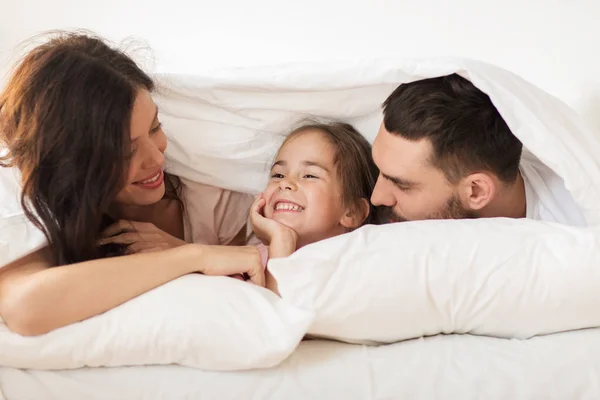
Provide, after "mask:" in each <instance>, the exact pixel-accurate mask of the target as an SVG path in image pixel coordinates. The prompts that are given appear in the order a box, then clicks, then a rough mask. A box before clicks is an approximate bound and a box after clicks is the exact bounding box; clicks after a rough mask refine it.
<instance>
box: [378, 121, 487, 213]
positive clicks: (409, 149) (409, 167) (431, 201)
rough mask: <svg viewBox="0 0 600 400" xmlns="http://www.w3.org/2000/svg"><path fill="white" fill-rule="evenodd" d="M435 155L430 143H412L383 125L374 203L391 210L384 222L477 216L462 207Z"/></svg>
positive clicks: (380, 135) (380, 131) (454, 187)
mask: <svg viewBox="0 0 600 400" xmlns="http://www.w3.org/2000/svg"><path fill="white" fill-rule="evenodd" d="M432 155H433V149H432V146H431V142H430V141H429V140H427V139H423V140H419V141H409V140H406V139H404V138H402V137H400V136H399V135H394V134H391V133H389V132H388V131H387V130H386V129H385V126H384V125H383V124H381V127H380V128H379V132H378V134H377V137H376V138H375V142H374V143H373V160H374V161H375V164H377V167H378V168H379V171H380V173H379V177H378V178H377V183H376V185H375V188H374V189H373V194H372V196H371V202H372V203H373V205H375V206H385V207H387V210H388V211H389V214H388V215H386V216H385V217H384V220H387V222H399V221H416V220H424V219H458V218H474V217H475V215H474V213H473V212H471V211H470V210H467V209H465V208H464V207H463V206H462V204H461V201H460V198H459V195H458V190H457V188H456V186H455V185H452V184H451V183H450V182H449V181H448V180H447V179H446V177H445V176H444V173H443V172H442V171H441V170H440V169H439V168H437V167H435V166H434V165H433V164H432V163H431V158H432Z"/></svg>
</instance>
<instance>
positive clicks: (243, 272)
mask: <svg viewBox="0 0 600 400" xmlns="http://www.w3.org/2000/svg"><path fill="white" fill-rule="evenodd" d="M193 246H199V247H200V248H201V257H200V258H201V260H198V265H199V268H198V272H200V273H202V274H204V275H211V276H241V277H248V279H249V280H250V281H252V282H253V283H255V284H257V285H259V286H263V287H264V286H265V269H264V266H263V264H262V259H261V257H260V252H259V251H258V249H257V248H256V247H255V246H204V245H193ZM244 280H245V279H244Z"/></svg>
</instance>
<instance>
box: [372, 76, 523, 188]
mask: <svg viewBox="0 0 600 400" xmlns="http://www.w3.org/2000/svg"><path fill="white" fill-rule="evenodd" d="M383 113H384V118H383V123H384V126H385V129H386V130H387V131H388V132H390V133H392V134H396V135H400V136H401V137H403V138H405V139H407V140H414V141H417V140H420V139H429V140H430V141H431V144H432V145H433V155H432V159H431V162H432V164H433V165H435V166H436V167H438V168H439V169H441V170H442V171H443V172H444V174H445V175H446V178H447V179H448V180H449V181H450V182H453V183H456V182H457V181H458V180H460V179H461V178H463V177H465V176H466V175H468V174H470V173H472V172H475V171H490V172H492V173H494V174H495V175H496V176H497V177H498V178H499V179H501V180H503V181H504V182H506V183H512V182H514V181H515V179H516V178H517V173H518V169H519V163H520V159H521V153H522V151H523V144H522V143H521V142H520V141H519V139H517V138H516V136H515V135H513V133H512V132H511V131H510V129H509V127H508V125H507V124H506V122H505V121H504V119H503V118H502V116H501V115H500V113H499V112H498V110H497V109H496V107H495V106H494V104H493V103H492V101H491V99H490V98H489V96H488V95H486V94H485V93H483V92H482V91H481V90H479V89H478V88H476V87H475V85H473V84H472V83H471V82H470V81H468V80H467V79H465V78H463V77H461V76H459V75H457V74H452V75H447V76H442V77H439V78H431V79H424V80H420V81H416V82H411V83H406V84H402V85H400V86H399V87H398V88H396V90H394V92H393V93H392V94H391V95H390V96H389V97H388V98H387V99H386V100H385V102H384V103H383Z"/></svg>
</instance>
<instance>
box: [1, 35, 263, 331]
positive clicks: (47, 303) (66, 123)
mask: <svg viewBox="0 0 600 400" xmlns="http://www.w3.org/2000/svg"><path fill="white" fill-rule="evenodd" d="M153 88H154V85H153V82H152V79H151V78H150V77H149V76H148V75H146V74H145V73H144V72H143V71H142V70H141V69H140V68H139V67H138V66H137V65H136V64H135V62H134V61H133V60H131V59H130V58H129V57H128V56H126V55H125V54H123V53H121V52H120V51H118V50H115V49H113V48H111V47H109V46H108V45H107V44H106V43H104V42H103V41H102V40H100V39H98V38H94V37H90V36H86V35H79V34H62V35H59V36H58V37H55V38H53V39H51V40H50V41H49V42H47V43H45V44H43V45H41V46H39V47H37V48H35V49H34V50H33V51H32V52H30V53H29V54H28V55H27V56H26V57H25V58H24V59H23V60H22V61H21V63H20V64H19V65H18V66H17V68H16V70H15V71H14V73H13V75H12V77H11V78H10V79H9V81H8V83H7V84H6V86H5V87H4V91H3V92H2V93H1V94H0V143H1V145H2V146H3V147H6V148H7V149H8V154H7V155H6V156H5V157H3V158H1V159H0V163H1V164H2V166H4V167H16V168H18V169H19V170H20V172H21V181H22V188H23V189H22V190H23V191H22V197H21V203H22V205H23V208H24V210H25V214H26V215H27V217H28V218H29V219H30V220H31V221H32V222H33V223H34V224H35V225H36V226H37V227H38V228H40V229H41V230H42V231H43V232H44V234H45V236H46V238H47V239H48V242H49V246H47V247H45V248H43V249H41V250H39V251H36V252H34V253H32V254H30V255H27V256H25V257H23V258H21V259H19V260H17V261H15V262H12V263H10V264H9V265H6V266H0V316H1V317H2V318H3V319H4V321H5V323H6V324H7V325H8V327H9V328H10V329H11V330H13V331H15V332H18V333H20V334H23V335H37V334H42V333H45V332H48V331H50V330H53V329H56V328H58V327H61V326H65V325H68V324H71V323H74V322H77V321H80V320H83V319H86V318H89V317H91V316H94V315H97V314H100V313H102V312H105V311H107V310H109V309H111V308H113V307H115V306H117V305H119V304H121V303H123V302H125V301H127V300H129V299H132V298H134V297H136V296H138V295H140V294H142V293H144V292H146V291H148V290H150V289H152V288H154V287H156V286H159V285H161V284H163V283H166V282H168V281H170V280H172V279H175V278H177V277H179V276H182V275H185V274H188V273H192V272H200V273H204V274H207V275H231V274H236V273H240V274H247V275H249V276H250V279H251V280H252V281H253V282H254V283H257V284H259V285H264V272H263V270H262V265H261V261H260V255H259V253H258V250H256V248H254V247H237V246H231V247H223V246H218V245H223V244H245V239H246V221H247V215H248V210H249V207H250V205H251V204H252V200H253V199H252V198H251V197H250V196H247V195H242V194H240V193H234V192H228V191H225V190H221V189H217V188H213V187H209V186H204V185H198V184H192V183H191V182H185V181H184V182H182V180H181V179H179V178H177V177H175V176H171V175H169V174H167V173H165V172H164V171H163V166H164V161H165V158H164V151H165V149H166V147H167V139H166V136H165V134H164V132H163V130H162V128H161V124H160V122H159V121H158V110H157V107H156V105H155V104H154V102H153V100H152V97H151V92H152V90H153ZM192 241H193V242H196V244H186V242H192ZM157 250H165V251H161V252H156V251H157ZM129 253H137V254H132V255H125V254H129ZM148 253H151V254H148ZM111 256H119V257H111ZM52 267H54V268H52Z"/></svg>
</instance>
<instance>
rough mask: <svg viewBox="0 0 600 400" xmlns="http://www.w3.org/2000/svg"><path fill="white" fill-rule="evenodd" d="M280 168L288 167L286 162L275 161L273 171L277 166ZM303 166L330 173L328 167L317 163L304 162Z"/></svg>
mask: <svg viewBox="0 0 600 400" xmlns="http://www.w3.org/2000/svg"><path fill="white" fill-rule="evenodd" d="M278 165H279V166H280V167H285V166H287V162H286V161H285V160H278V161H275V163H274V164H273V166H272V167H271V169H273V168H275V167H276V166H278ZM302 165H304V166H306V167H317V168H321V169H322V170H324V171H326V172H330V171H329V168H327V167H326V166H324V165H323V164H320V163H318V162H316V161H308V160H307V161H302Z"/></svg>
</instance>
